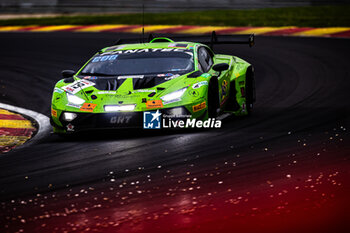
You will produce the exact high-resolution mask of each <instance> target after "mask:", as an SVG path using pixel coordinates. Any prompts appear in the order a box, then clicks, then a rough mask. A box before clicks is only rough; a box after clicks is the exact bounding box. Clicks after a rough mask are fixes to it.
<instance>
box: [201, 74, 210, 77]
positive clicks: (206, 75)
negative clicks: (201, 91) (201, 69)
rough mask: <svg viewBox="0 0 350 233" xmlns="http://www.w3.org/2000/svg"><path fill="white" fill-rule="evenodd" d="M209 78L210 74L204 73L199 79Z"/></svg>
mask: <svg viewBox="0 0 350 233" xmlns="http://www.w3.org/2000/svg"><path fill="white" fill-rule="evenodd" d="M210 76H211V75H210V74H207V73H204V74H202V75H201V77H203V78H210Z"/></svg>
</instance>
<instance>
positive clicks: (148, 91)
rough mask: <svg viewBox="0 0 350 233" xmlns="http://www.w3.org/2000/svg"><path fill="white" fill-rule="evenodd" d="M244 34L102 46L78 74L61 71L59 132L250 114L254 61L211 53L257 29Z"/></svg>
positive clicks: (55, 115) (200, 122) (56, 110)
mask: <svg viewBox="0 0 350 233" xmlns="http://www.w3.org/2000/svg"><path fill="white" fill-rule="evenodd" d="M202 38H204V37H200V38H198V40H201V39H202ZM237 38H238V37H236V36H217V35H216V34H215V33H214V32H213V34H212V37H211V38H210V40H207V41H204V42H198V41H197V42H189V40H190V39H196V37H194V38H188V40H186V41H181V42H178V41H177V40H176V41H174V40H171V39H169V38H165V37H158V38H152V37H151V38H150V39H149V42H148V43H132V40H131V41H129V43H125V44H124V43H121V42H120V41H119V43H117V45H114V46H111V47H107V48H104V49H102V50H100V51H99V52H97V53H96V54H95V55H94V56H93V57H92V58H91V59H90V60H89V61H88V62H87V63H86V64H85V65H84V66H83V67H82V68H81V69H80V70H79V71H78V72H74V71H70V70H65V71H63V72H62V75H63V77H64V79H62V80H60V81H58V82H57V83H56V85H55V88H54V92H53V96H52V106H51V124H52V126H53V130H54V132H55V133H63V134H64V133H69V132H77V131H82V130H88V129H109V128H130V127H131V128H144V129H160V128H189V127H199V128H201V127H204V128H208V127H220V126H221V121H220V120H218V119H219V118H220V116H222V115H227V114H226V113H229V114H235V115H237V116H242V115H248V114H249V113H250V112H251V109H252V106H253V102H254V101H255V85H254V69H253V67H252V65H251V64H249V63H247V62H246V61H244V60H242V59H240V58H238V57H235V56H231V55H222V54H214V52H213V51H212V46H213V45H214V44H237V43H238V44H239V43H247V44H249V45H252V44H253V42H254V36H252V35H251V36H249V37H248V39H247V40H246V37H245V36H244V40H238V39H237ZM207 44H209V45H210V46H208V45H207Z"/></svg>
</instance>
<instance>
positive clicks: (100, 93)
mask: <svg viewBox="0 0 350 233" xmlns="http://www.w3.org/2000/svg"><path fill="white" fill-rule="evenodd" d="M115 93H116V91H99V92H97V94H99V95H103V94H115Z"/></svg>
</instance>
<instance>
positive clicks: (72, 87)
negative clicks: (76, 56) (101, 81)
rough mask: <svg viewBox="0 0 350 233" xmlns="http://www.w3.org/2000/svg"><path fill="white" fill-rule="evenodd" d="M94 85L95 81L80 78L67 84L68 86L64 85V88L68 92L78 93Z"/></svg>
mask: <svg viewBox="0 0 350 233" xmlns="http://www.w3.org/2000/svg"><path fill="white" fill-rule="evenodd" d="M94 85H95V83H93V82H90V81H88V80H84V79H80V80H77V81H75V82H73V83H71V84H69V85H67V86H64V87H62V89H63V90H65V91H66V92H68V93H71V94H76V93H77V92H79V91H80V90H82V89H85V88H88V87H91V86H94Z"/></svg>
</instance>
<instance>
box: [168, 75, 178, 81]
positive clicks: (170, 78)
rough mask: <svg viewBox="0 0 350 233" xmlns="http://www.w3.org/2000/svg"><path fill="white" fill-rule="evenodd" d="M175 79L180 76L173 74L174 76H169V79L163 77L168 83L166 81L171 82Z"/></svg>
mask: <svg viewBox="0 0 350 233" xmlns="http://www.w3.org/2000/svg"><path fill="white" fill-rule="evenodd" d="M177 77H180V75H179V74H175V75H173V76H170V77H165V78H164V79H165V80H167V81H168V80H172V79H174V78H177Z"/></svg>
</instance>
